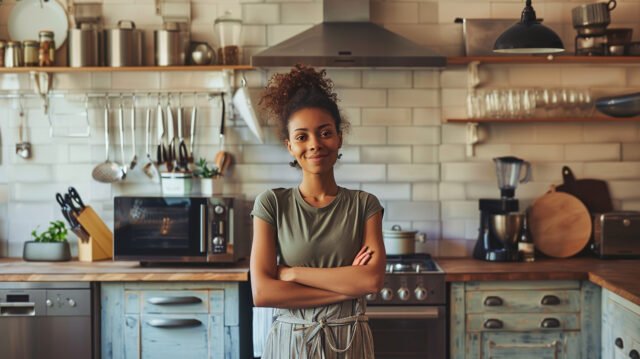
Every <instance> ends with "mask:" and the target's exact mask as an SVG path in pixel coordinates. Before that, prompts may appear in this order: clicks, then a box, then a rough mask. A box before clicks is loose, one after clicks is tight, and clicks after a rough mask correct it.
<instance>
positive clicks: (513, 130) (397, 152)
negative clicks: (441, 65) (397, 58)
mask: <svg viewBox="0 0 640 359" xmlns="http://www.w3.org/2000/svg"><path fill="white" fill-rule="evenodd" d="M584 2H586V1H535V2H534V6H535V8H536V10H537V13H538V16H539V17H543V18H544V19H545V23H546V24H548V25H550V26H552V27H553V28H554V29H556V31H558V33H560V34H561V36H562V37H563V39H564V41H565V44H566V45H567V47H569V48H572V46H573V36H574V30H573V29H572V27H571V24H570V10H571V8H572V7H574V6H576V5H578V4H580V3H584ZM14 5H15V3H14V2H13V1H4V2H3V3H2V5H0V37H2V38H7V28H6V24H7V19H8V16H9V13H10V12H11V9H12V7H13V6H14ZM522 6H523V4H522V1H515V0H514V1H488V0H482V1H481V0H478V1H462V0H460V1H458V0H440V1H411V0H407V1H391V0H390V1H374V2H372V17H373V20H374V21H376V22H378V23H382V24H384V26H385V27H387V28H389V29H391V30H392V31H395V32H398V33H401V34H403V35H405V36H407V37H409V38H410V39H412V40H414V41H416V42H418V43H421V44H424V45H428V46H430V47H432V48H434V49H436V50H438V51H440V52H442V53H444V54H447V55H460V54H461V52H462V31H461V28H460V25H457V24H454V23H453V19H454V18H455V17H474V18H480V17H494V18H505V17H509V18H514V17H517V16H518V15H519V13H520V11H521V10H522ZM226 10H231V11H233V13H234V14H236V15H237V16H242V19H243V21H244V23H245V26H244V36H243V38H244V39H243V41H244V45H245V46H244V49H243V50H244V57H245V61H246V59H248V56H249V55H250V54H252V53H255V52H256V51H259V50H261V49H263V48H264V47H265V46H268V45H273V44H275V43H277V42H279V41H281V40H283V39H286V38H288V37H289V36H291V35H293V34H296V33H298V32H300V31H302V30H305V29H307V28H309V27H310V26H311V25H312V24H314V23H317V22H319V21H321V19H322V5H321V2H320V1H305V0H297V1H295V0H288V1H287V0H266V1H261V0H239V1H238V0H221V1H213V0H211V1H198V2H194V3H192V18H193V19H192V20H193V24H192V30H193V38H194V39H195V40H202V41H207V42H209V43H212V44H215V39H214V36H213V31H212V25H213V20H214V19H215V18H216V17H217V16H219V15H221V14H222V13H224V11H226ZM638 15H640V1H624V0H622V1H618V8H617V9H616V10H614V12H613V13H612V18H613V22H614V25H615V26H617V27H622V26H629V27H634V29H635V30H636V31H640V29H639V28H638V22H637V18H638ZM123 18H130V19H132V20H134V21H135V22H136V24H137V26H138V27H139V28H143V29H145V30H152V29H155V28H158V27H160V26H161V19H160V17H158V16H156V15H155V13H154V2H153V1H151V0H145V1H125V0H105V1H104V20H105V21H104V22H105V25H107V26H113V25H114V24H115V23H116V22H117V20H119V19H123ZM635 38H637V35H636V36H635ZM146 39H147V49H148V50H149V51H147V54H146V61H147V62H148V63H151V62H152V58H153V57H152V52H151V50H152V48H151V44H152V33H151V31H147V34H146ZM59 55H61V56H60V58H64V54H62V53H61V54H59ZM277 70H286V69H271V70H269V71H267V70H257V71H251V72H246V73H245V76H246V77H247V80H248V83H249V86H250V87H251V91H252V95H253V96H254V99H257V97H258V94H259V92H260V89H261V88H262V87H263V86H264V84H265V83H266V80H267V79H268V77H269V76H270V74H271V73H273V71H277ZM328 72H329V75H330V77H331V78H332V79H333V80H334V81H335V83H336V87H337V91H338V94H339V97H340V99H341V102H340V105H341V107H342V108H343V110H344V112H345V114H346V115H347V116H348V118H349V120H350V121H351V124H352V129H351V132H350V133H349V134H348V136H347V138H346V144H345V148H344V151H343V154H344V156H343V157H342V159H341V160H340V163H339V165H338V166H337V169H336V176H337V178H338V181H339V183H340V184H341V185H343V186H346V187H350V188H361V189H363V190H366V191H370V192H372V193H374V194H376V195H378V196H379V197H380V198H381V199H382V200H383V202H384V205H385V207H386V212H385V227H389V226H390V225H392V224H396V223H397V224H401V225H402V226H403V227H404V228H414V229H418V230H421V231H425V232H427V234H428V237H429V238H430V240H429V241H428V243H427V244H426V245H423V246H421V247H420V249H422V250H427V251H429V252H431V253H434V254H437V255H443V256H465V255H468V253H469V248H470V247H472V245H473V243H474V239H475V237H476V233H477V226H478V211H477V199H478V198H481V197H483V198H484V197H495V196H497V195H498V190H497V187H496V184H495V176H494V173H493V164H492V162H491V159H492V158H493V157H495V156H501V155H515V156H519V157H522V158H524V159H527V160H529V161H531V162H532V164H533V181H532V182H531V183H529V184H526V185H523V186H521V187H520V188H518V191H517V195H518V197H519V198H521V199H522V200H523V206H524V205H527V204H529V203H531V202H532V200H533V199H535V198H536V197H537V196H539V195H540V194H542V193H544V191H545V190H546V189H547V188H548V186H549V185H550V184H552V183H559V182H560V181H561V175H560V168H561V167H562V165H565V164H568V165H570V166H571V168H572V169H573V171H574V172H575V174H576V176H578V177H596V178H602V179H606V180H608V181H609V184H610V187H611V190H612V194H613V196H614V198H615V201H616V203H615V205H616V208H618V209H639V210H640V189H639V188H640V186H639V185H640V144H638V139H639V136H640V135H639V133H638V129H639V127H638V125H637V124H635V123H623V122H603V123H557V124H544V125H542V124H524V123H523V124H510V125H506V124H505V125H486V126H482V127H481V128H480V137H481V144H479V145H478V146H476V156H475V157H469V156H467V155H466V154H465V145H464V141H465V125H453V124H443V122H444V121H445V120H446V119H447V118H460V117H465V116H466V110H465V98H466V94H467V80H468V79H467V69H466V67H455V66H453V67H449V68H447V69H446V70H444V71H432V70H425V69H401V70H388V69H385V70H383V69H357V70H350V69H332V70H330V71H328ZM480 75H481V80H482V86H483V87H486V88H496V87H517V88H521V87H541V88H544V87H546V88H555V87H581V88H583V87H586V88H589V89H591V90H592V93H593V94H594V97H597V96H600V95H605V94H617V93H628V92H634V91H637V90H638V88H639V87H640V66H636V65H627V66H612V65H602V66H592V65H555V66H542V65H509V66H504V65H500V66H498V65H481V67H480ZM237 80H238V78H237V77H236V78H235V82H236V83H237V82H238V81H237ZM223 85H224V78H223V77H222V75H221V74H220V73H202V72H180V73H106V74H103V73H93V74H88V73H78V74H63V75H56V76H55V78H54V92H57V93H67V96H65V97H64V98H63V97H54V98H53V99H52V111H53V113H54V114H57V115H54V116H53V117H52V121H53V127H54V129H55V130H56V131H57V132H56V134H58V133H66V132H77V131H80V130H84V128H85V127H83V122H82V116H78V115H77V113H79V112H81V111H82V110H83V109H84V103H83V100H84V97H83V96H82V94H84V93H94V94H95V93H102V92H106V91H109V92H112V93H118V92H130V91H132V90H136V91H147V90H148V91H152V92H157V91H161V92H166V91H174V92H179V91H184V92H193V91H202V92H206V91H215V90H216V89H219V88H221V87H222V86H223ZM16 91H24V92H31V91H32V85H31V84H30V81H29V76H28V75H2V76H0V92H1V93H2V94H6V93H10V92H13V93H15V92H16ZM154 101H155V100H154V99H153V98H152V99H151V101H150V102H149V103H150V104H151V105H154V104H155V102H154ZM18 102H19V101H17V100H15V99H0V108H2V111H1V112H0V141H1V143H2V157H1V159H2V162H1V163H0V214H1V215H0V255H10V256H20V255H21V250H22V243H23V242H24V241H25V240H28V239H29V233H30V231H31V230H32V229H33V228H34V227H36V226H37V225H40V226H46V224H47V222H48V221H49V220H51V219H52V218H55V219H61V218H62V217H61V215H60V212H59V207H58V206H57V204H56V202H55V200H54V194H55V193H56V192H58V191H64V190H65V189H66V188H67V187H68V186H69V185H74V186H76V187H77V188H78V190H79V191H80V193H81V194H82V195H83V197H84V198H85V201H86V202H88V203H89V204H90V205H92V206H93V207H95V208H96V209H97V210H98V212H99V213H101V214H102V215H103V216H104V218H105V219H106V221H107V222H108V223H109V224H112V220H113V205H112V200H111V199H112V197H113V196H114V195H117V194H122V193H128V194H136V193H140V194H141V193H145V194H150V193H159V186H158V185H157V184H155V183H153V182H151V181H149V180H148V179H147V178H146V177H145V176H144V175H143V174H142V172H140V167H141V165H138V167H137V168H136V170H134V171H132V172H131V173H130V174H129V175H128V176H127V179H126V180H125V181H123V182H122V183H117V184H114V185H106V184H101V183H98V182H95V181H94V180H92V178H91V170H92V169H93V168H94V167H95V166H96V165H97V164H99V163H101V162H102V161H104V132H103V129H102V128H103V127H102V126H103V122H102V118H103V117H102V114H103V105H104V99H101V98H92V99H91V100H90V102H89V110H88V114H89V116H88V119H89V122H90V127H91V136H90V137H88V138H59V137H56V138H51V137H50V136H49V128H50V126H49V122H48V120H47V117H46V116H45V115H44V114H43V111H42V107H41V105H42V102H41V101H40V100H39V99H38V98H35V97H28V98H27V99H26V100H25V101H24V106H25V108H26V109H27V112H26V113H27V120H28V127H29V137H28V139H29V140H30V142H31V143H32V144H33V149H34V157H33V158H32V159H31V160H23V159H21V158H18V157H17V156H16V155H15V151H14V150H15V143H16V142H17V124H18V112H19V111H18V107H19V106H18ZM110 102H111V105H112V106H116V105H117V104H118V103H119V100H118V99H112V100H111V101H110ZM183 102H184V105H185V106H186V107H187V108H190V106H192V104H193V97H191V96H190V95H189V94H187V95H185V96H184V101H183ZM130 104H131V99H130V98H129V97H126V98H125V107H130ZM198 104H199V110H200V117H199V123H198V131H199V133H198V136H197V151H196V152H197V155H198V156H206V157H207V158H208V159H209V160H212V159H213V156H214V154H215V153H216V152H217V151H218V149H219V147H218V137H217V131H218V125H219V115H220V107H219V102H218V101H217V100H215V99H214V100H210V101H207V100H206V99H205V98H204V97H202V98H200V99H199V101H198ZM136 105H137V107H138V111H137V115H138V116H137V118H138V124H137V145H138V146H137V147H138V151H137V152H138V156H139V157H143V156H144V147H143V140H144V136H143V134H142V131H143V128H144V117H143V115H144V108H145V106H147V105H148V102H147V98H146V97H145V96H139V97H138V98H137V100H136ZM63 112H74V113H75V114H76V115H74V116H75V117H73V116H62V115H60V113H63ZM115 119H116V117H115V116H114V114H113V113H112V114H111V128H112V130H116V128H117V127H115ZM128 121H129V120H128V118H127V124H128V123H129V122H128ZM262 123H263V124H264V125H265V130H266V141H265V142H266V143H265V144H262V145H261V144H258V143H257V141H256V140H255V139H254V138H253V137H252V135H251V133H250V132H249V131H248V129H247V127H246V126H245V125H244V124H243V122H242V120H239V119H238V120H233V121H230V123H229V128H228V131H227V140H226V144H227V150H229V151H230V152H232V153H233V156H234V159H235V163H234V165H233V167H232V170H231V172H230V173H229V175H228V176H227V178H226V187H225V191H226V192H229V193H230V192H243V193H245V194H247V195H248V196H249V197H253V196H255V194H257V193H259V192H261V191H262V190H264V189H266V188H269V187H274V186H292V185H295V183H296V182H297V181H298V180H299V178H300V174H299V172H298V171H297V170H294V169H291V168H290V167H289V166H288V165H287V162H288V161H289V156H288V154H287V152H286V151H285V150H284V148H283V147H282V145H281V144H280V143H279V142H278V140H277V135H276V134H275V133H274V131H273V129H274V128H273V127H272V126H270V125H271V124H270V123H269V122H268V121H267V120H266V119H265V118H262ZM127 133H129V132H127ZM111 140H112V141H116V143H119V142H118V136H117V134H116V133H115V131H111ZM112 143H113V142H112ZM125 143H126V144H127V145H130V143H131V141H130V139H126V140H125ZM115 150H116V147H114V146H112V152H111V154H112V155H111V157H112V158H115V159H117V160H119V153H118V152H116V151H115ZM126 151H127V157H130V155H129V154H130V148H129V147H128V148H127V149H126ZM114 156H115V157H114Z"/></svg>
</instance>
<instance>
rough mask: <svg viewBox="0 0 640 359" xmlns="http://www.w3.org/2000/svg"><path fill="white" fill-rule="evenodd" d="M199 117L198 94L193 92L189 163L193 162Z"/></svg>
mask: <svg viewBox="0 0 640 359" xmlns="http://www.w3.org/2000/svg"><path fill="white" fill-rule="evenodd" d="M197 117H198V95H197V94H196V93H194V94H193V108H192V109H191V124H190V125H189V130H190V131H191V132H190V134H189V158H188V160H189V163H193V161H194V156H193V144H194V143H195V138H196V118H197Z"/></svg>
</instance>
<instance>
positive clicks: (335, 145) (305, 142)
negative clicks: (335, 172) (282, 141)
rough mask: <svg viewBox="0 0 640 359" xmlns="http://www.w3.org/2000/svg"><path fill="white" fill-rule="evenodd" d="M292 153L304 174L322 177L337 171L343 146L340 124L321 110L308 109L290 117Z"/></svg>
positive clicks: (288, 146) (288, 147)
mask: <svg viewBox="0 0 640 359" xmlns="http://www.w3.org/2000/svg"><path fill="white" fill-rule="evenodd" d="M288 129H289V138H288V139H287V140H286V144H287V149H288V150H289V153H290V154H291V155H292V156H293V157H294V158H295V159H296V161H298V164H299V165H300V167H301V168H302V170H303V171H305V172H309V173H313V174H320V173H325V172H326V171H329V170H331V169H332V168H333V165H334V164H335V163H336V160H337V158H338V151H339V150H340V147H342V134H341V133H340V132H339V131H338V129H337V128H336V121H335V120H334V118H333V117H332V116H331V115H330V114H329V113H328V112H327V111H324V110H321V109H318V108H304V109H302V110H299V111H296V112H295V113H293V115H291V117H290V118H289V125H288Z"/></svg>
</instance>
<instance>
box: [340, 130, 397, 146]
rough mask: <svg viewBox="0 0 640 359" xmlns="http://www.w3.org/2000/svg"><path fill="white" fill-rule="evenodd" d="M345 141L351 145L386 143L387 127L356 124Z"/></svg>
mask: <svg viewBox="0 0 640 359" xmlns="http://www.w3.org/2000/svg"><path fill="white" fill-rule="evenodd" d="M344 143H345V144H349V145H384V144H386V143H387V129H386V128H385V127H359V126H358V127H357V126H354V127H351V129H350V130H349V134H347V136H345V137H344Z"/></svg>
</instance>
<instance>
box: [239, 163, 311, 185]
mask: <svg viewBox="0 0 640 359" xmlns="http://www.w3.org/2000/svg"><path fill="white" fill-rule="evenodd" d="M301 176H302V173H301V172H300V170H299V169H295V168H291V167H290V166H289V165H288V164H286V163H284V164H281V165H276V164H268V165H263V164H236V165H234V166H233V176H232V178H230V179H231V180H234V181H235V180H240V179H242V180H243V181H247V182H274V181H286V182H296V181H299V180H300V179H301V178H302V177H301Z"/></svg>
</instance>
